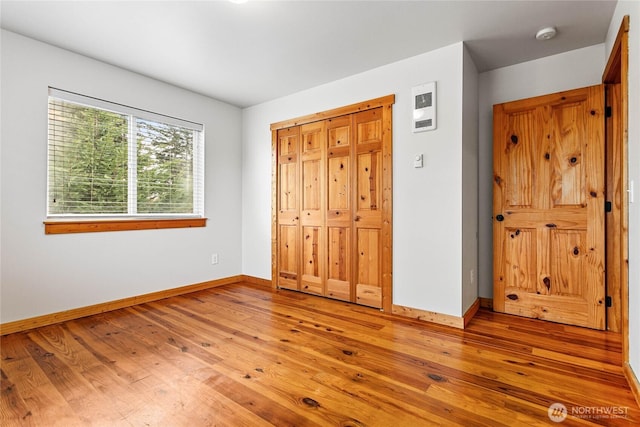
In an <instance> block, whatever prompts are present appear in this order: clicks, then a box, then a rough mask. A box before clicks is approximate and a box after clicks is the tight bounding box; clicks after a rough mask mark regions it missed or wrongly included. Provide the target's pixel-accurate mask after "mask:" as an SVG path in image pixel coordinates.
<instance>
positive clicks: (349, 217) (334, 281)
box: [326, 116, 355, 301]
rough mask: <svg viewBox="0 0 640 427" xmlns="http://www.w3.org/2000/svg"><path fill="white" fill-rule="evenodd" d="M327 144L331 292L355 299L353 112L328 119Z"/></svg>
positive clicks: (328, 291) (344, 298)
mask: <svg viewBox="0 0 640 427" xmlns="http://www.w3.org/2000/svg"><path fill="white" fill-rule="evenodd" d="M326 129H327V130H326V132H327V138H326V141H327V142H326V145H327V170H328V173H327V215H326V217H327V219H326V224H327V232H328V242H329V246H328V275H327V294H326V295H327V296H328V297H331V298H335V299H339V300H343V301H354V298H355V293H354V292H353V290H354V289H355V287H354V286H353V285H352V283H354V282H353V277H352V276H353V267H354V265H353V250H354V249H353V244H352V242H353V227H352V224H353V216H354V214H353V212H354V211H353V207H352V205H353V196H352V191H351V190H352V181H353V178H352V172H351V171H352V168H353V166H352V163H353V162H352V154H351V152H352V143H351V139H352V136H351V116H343V117H336V118H334V119H329V120H327V121H326Z"/></svg>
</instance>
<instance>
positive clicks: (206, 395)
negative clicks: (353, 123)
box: [0, 284, 640, 427]
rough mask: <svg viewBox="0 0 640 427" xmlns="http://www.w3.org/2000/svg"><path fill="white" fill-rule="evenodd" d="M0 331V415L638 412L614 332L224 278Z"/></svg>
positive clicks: (373, 421) (187, 422)
mask: <svg viewBox="0 0 640 427" xmlns="http://www.w3.org/2000/svg"><path fill="white" fill-rule="evenodd" d="M0 343H1V345H2V365H1V368H2V386H1V393H2V395H1V418H0V424H1V425H2V426H5V427H8V426H31V425H32V426H65V427H66V426H75V425H91V426H189V427H199V426H268V425H275V426H428V425H443V426H453V425H461V426H476V425H482V426H499V425H505V426H518V425H522V426H534V425H566V426H573V425H591V424H596V425H638V423H640V409H639V408H638V406H637V405H636V403H635V401H634V399H633V395H632V393H631V391H630V389H629V387H628V385H627V383H626V381H625V379H624V376H623V374H622V372H621V368H620V367H619V366H620V358H621V356H620V347H621V345H620V339H619V336H618V335H615V334H610V333H606V332H596V331H592V330H588V329H581V328H576V327H568V326H563V325H558V324H554V323H547V322H541V321H535V320H529V319H523V318H518V317H513V316H507V315H500V314H494V313H491V312H489V311H484V310H481V311H480V312H479V313H478V315H477V316H476V317H475V318H474V319H473V320H472V321H471V324H470V325H469V328H468V329H467V330H465V331H461V330H457V329H452V328H448V327H444V326H437V325H433V324H428V323H423V322H419V321H412V320H405V319H400V318H398V317H394V316H392V315H387V314H384V313H381V312H380V311H378V310H375V309H369V308H365V307H360V306H356V305H351V304H346V303H341V302H336V301H331V300H327V299H323V298H319V297H313V296H307V295H304V294H298V293H294V292H288V291H281V292H277V293H272V292H271V291H270V290H268V289H263V288H257V287H255V286H252V285H248V284H246V285H245V284H240V285H228V286H223V287H219V288H215V289H211V290H207V291H201V292H196V293H192V294H188V295H184V296H180V297H173V298H168V299H165V300H162V301H159V302H155V303H149V304H143V305H140V306H136V307H132V308H128V309H121V310H117V311H113V312H109V313H104V314H100V315H96V316H91V317H87V318H83V319H78V320H73V321H69V322H65V323H62V324H59V325H53V326H47V327H43V328H39V329H35V330H32V331H29V332H24V333H17V334H12V335H7V336H5V337H2V339H1V341H0ZM556 402H557V403H562V404H564V405H565V407H566V408H567V411H568V412H569V417H568V418H567V419H566V420H565V421H564V422H563V423H562V424H555V423H552V422H551V421H550V418H549V416H548V408H549V406H550V405H551V404H553V403H556ZM622 411H624V413H621V412H622ZM612 412H617V413H618V415H617V416H618V417H619V418H611V415H610V414H611V413H612ZM571 414H577V415H579V416H580V417H581V418H577V417H575V416H573V415H571Z"/></svg>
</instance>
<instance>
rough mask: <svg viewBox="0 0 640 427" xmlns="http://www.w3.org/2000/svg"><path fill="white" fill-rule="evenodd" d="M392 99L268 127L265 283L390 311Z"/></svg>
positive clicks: (374, 100) (393, 98)
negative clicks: (269, 192)
mask: <svg viewBox="0 0 640 427" xmlns="http://www.w3.org/2000/svg"><path fill="white" fill-rule="evenodd" d="M394 100H395V97H394V96H393V95H389V96H386V97H382V98H377V99H373V100H369V101H365V102H362V103H358V104H353V105H348V106H346V107H340V108H337V109H335V110H331V111H325V112H321V113H315V114H311V115H309V116H305V117H299V118H296V119H291V120H287V121H284V122H280V123H274V124H272V125H271V131H272V147H271V152H272V218H273V220H272V246H271V248H272V249H271V251H272V252H271V253H272V262H271V269H272V277H273V278H274V280H273V282H274V287H276V288H285V289H292V290H297V291H302V292H308V293H312V294H316V295H322V296H326V297H330V298H335V299H339V300H343V301H349V302H355V303H358V304H362V305H368V306H372V307H377V308H382V309H384V310H387V311H391V305H392V304H391V301H392V299H391V291H392V262H391V260H392V256H391V253H392V221H391V219H392V218H391V205H392V186H391V177H392V156H391V147H392V131H391V123H392V120H391V115H392V104H393V102H394Z"/></svg>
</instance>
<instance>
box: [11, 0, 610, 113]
mask: <svg viewBox="0 0 640 427" xmlns="http://www.w3.org/2000/svg"><path fill="white" fill-rule="evenodd" d="M615 5H616V1H614V0H602V1H594V0H589V1H578V0H571V1H538V0H535V1H524V0H519V1H483V0H472V1H327V0H325V1H307V0H299V1H265V0H249V2H248V3H246V4H241V5H238V4H233V3H230V2H229V1H226V0H217V1H213V0H210V1H95V0H85V1H55V0H50V1H24V0H23V1H11V0H2V1H1V3H0V24H1V26H2V28H4V29H7V30H10V31H13V32H16V33H19V34H23V35H25V36H28V37H32V38H34V39H37V40H41V41H44V42H47V43H50V44H52V45H55V46H59V47H62V48H65V49H68V50H71V51H74V52H77V53H80V54H82V55H86V56H89V57H92V58H95V59H98V60H101V61H104V62H107V63H110V64H113V65H117V66H120V67H122V68H126V69H128V70H132V71H135V72H138V73H141V74H144V75H146V76H149V77H152V78H155V79H158V80H162V81H165V82H168V83H171V84H174V85H177V86H180V87H183V88H186V89H190V90H192V91H195V92H199V93H202V94H205V95H208V96H211V97H213V98H216V99H219V100H222V101H225V102H229V103H231V104H234V105H237V106H240V107H246V106H250V105H255V104H258V103H261V102H264V101H267V100H271V99H275V98H278V97H281V96H284V95H287V94H291V93H294V92H297V91H300V90H303V89H307V88H310V87H314V86H317V85H320V84H323V83H327V82H330V81H333V80H337V79H340V78H343V77H347V76H350V75H353V74H357V73H360V72H363V71H366V70H370V69H372V68H375V67H378V66H381V65H384V64H388V63H391V62H395V61H398V60H401V59H404V58H408V57H411V56H415V55H418V54H421V53H424V52H428V51H431V50H434V49H438V48H440V47H443V46H447V45H450V44H452V43H456V42H459V41H465V42H466V43H467V46H468V47H469V50H470V52H471V54H472V56H473V58H474V60H475V62H476V65H477V66H478V69H479V70H480V71H486V70H490V69H494V68H498V67H503V66H506V65H512V64H516V63H519V62H523V61H527V60H531V59H536V58H540V57H544V56H548V55H552V54H556V53H560V52H565V51H568V50H573V49H578V48H581V47H585V46H591V45H594V44H598V43H602V42H603V41H604V39H605V36H606V33H607V28H608V25H609V21H610V20H611V17H612V15H613V11H614V9H615ZM549 25H554V26H556V27H557V28H558V36H557V37H556V38H555V39H553V40H550V41H546V42H539V41H536V40H535V38H534V35H535V33H536V31H537V30H539V29H540V28H542V27H545V26H549Z"/></svg>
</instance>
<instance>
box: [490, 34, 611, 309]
mask: <svg viewBox="0 0 640 427" xmlns="http://www.w3.org/2000/svg"><path fill="white" fill-rule="evenodd" d="M604 67H605V54H604V44H599V45H595V46H591V47H586V48H583V49H578V50H573V51H570V52H566V53H562V54H559V55H553V56H548V57H546V58H541V59H537V60H534V61H529V62H523V63H521V64H517V65H512V66H509V67H504V68H499V69H496V70H492V71H487V72H484V73H481V74H480V79H479V85H480V96H479V104H480V106H479V108H480V112H479V121H480V123H479V132H480V155H479V175H478V176H479V178H478V179H479V199H480V200H479V227H478V228H479V257H480V259H479V272H478V276H479V293H480V296H481V297H485V298H492V296H493V235H492V233H493V232H492V226H493V224H492V219H491V217H492V215H493V105H494V104H499V103H502V102H507V101H514V100H517V99H522V98H530V97H533V96H538V95H545V94H549V93H554V92H559V91H563V90H569V89H576V88H580V87H585V86H591V85H596V84H599V83H601V82H602V72H603V71H604Z"/></svg>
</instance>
